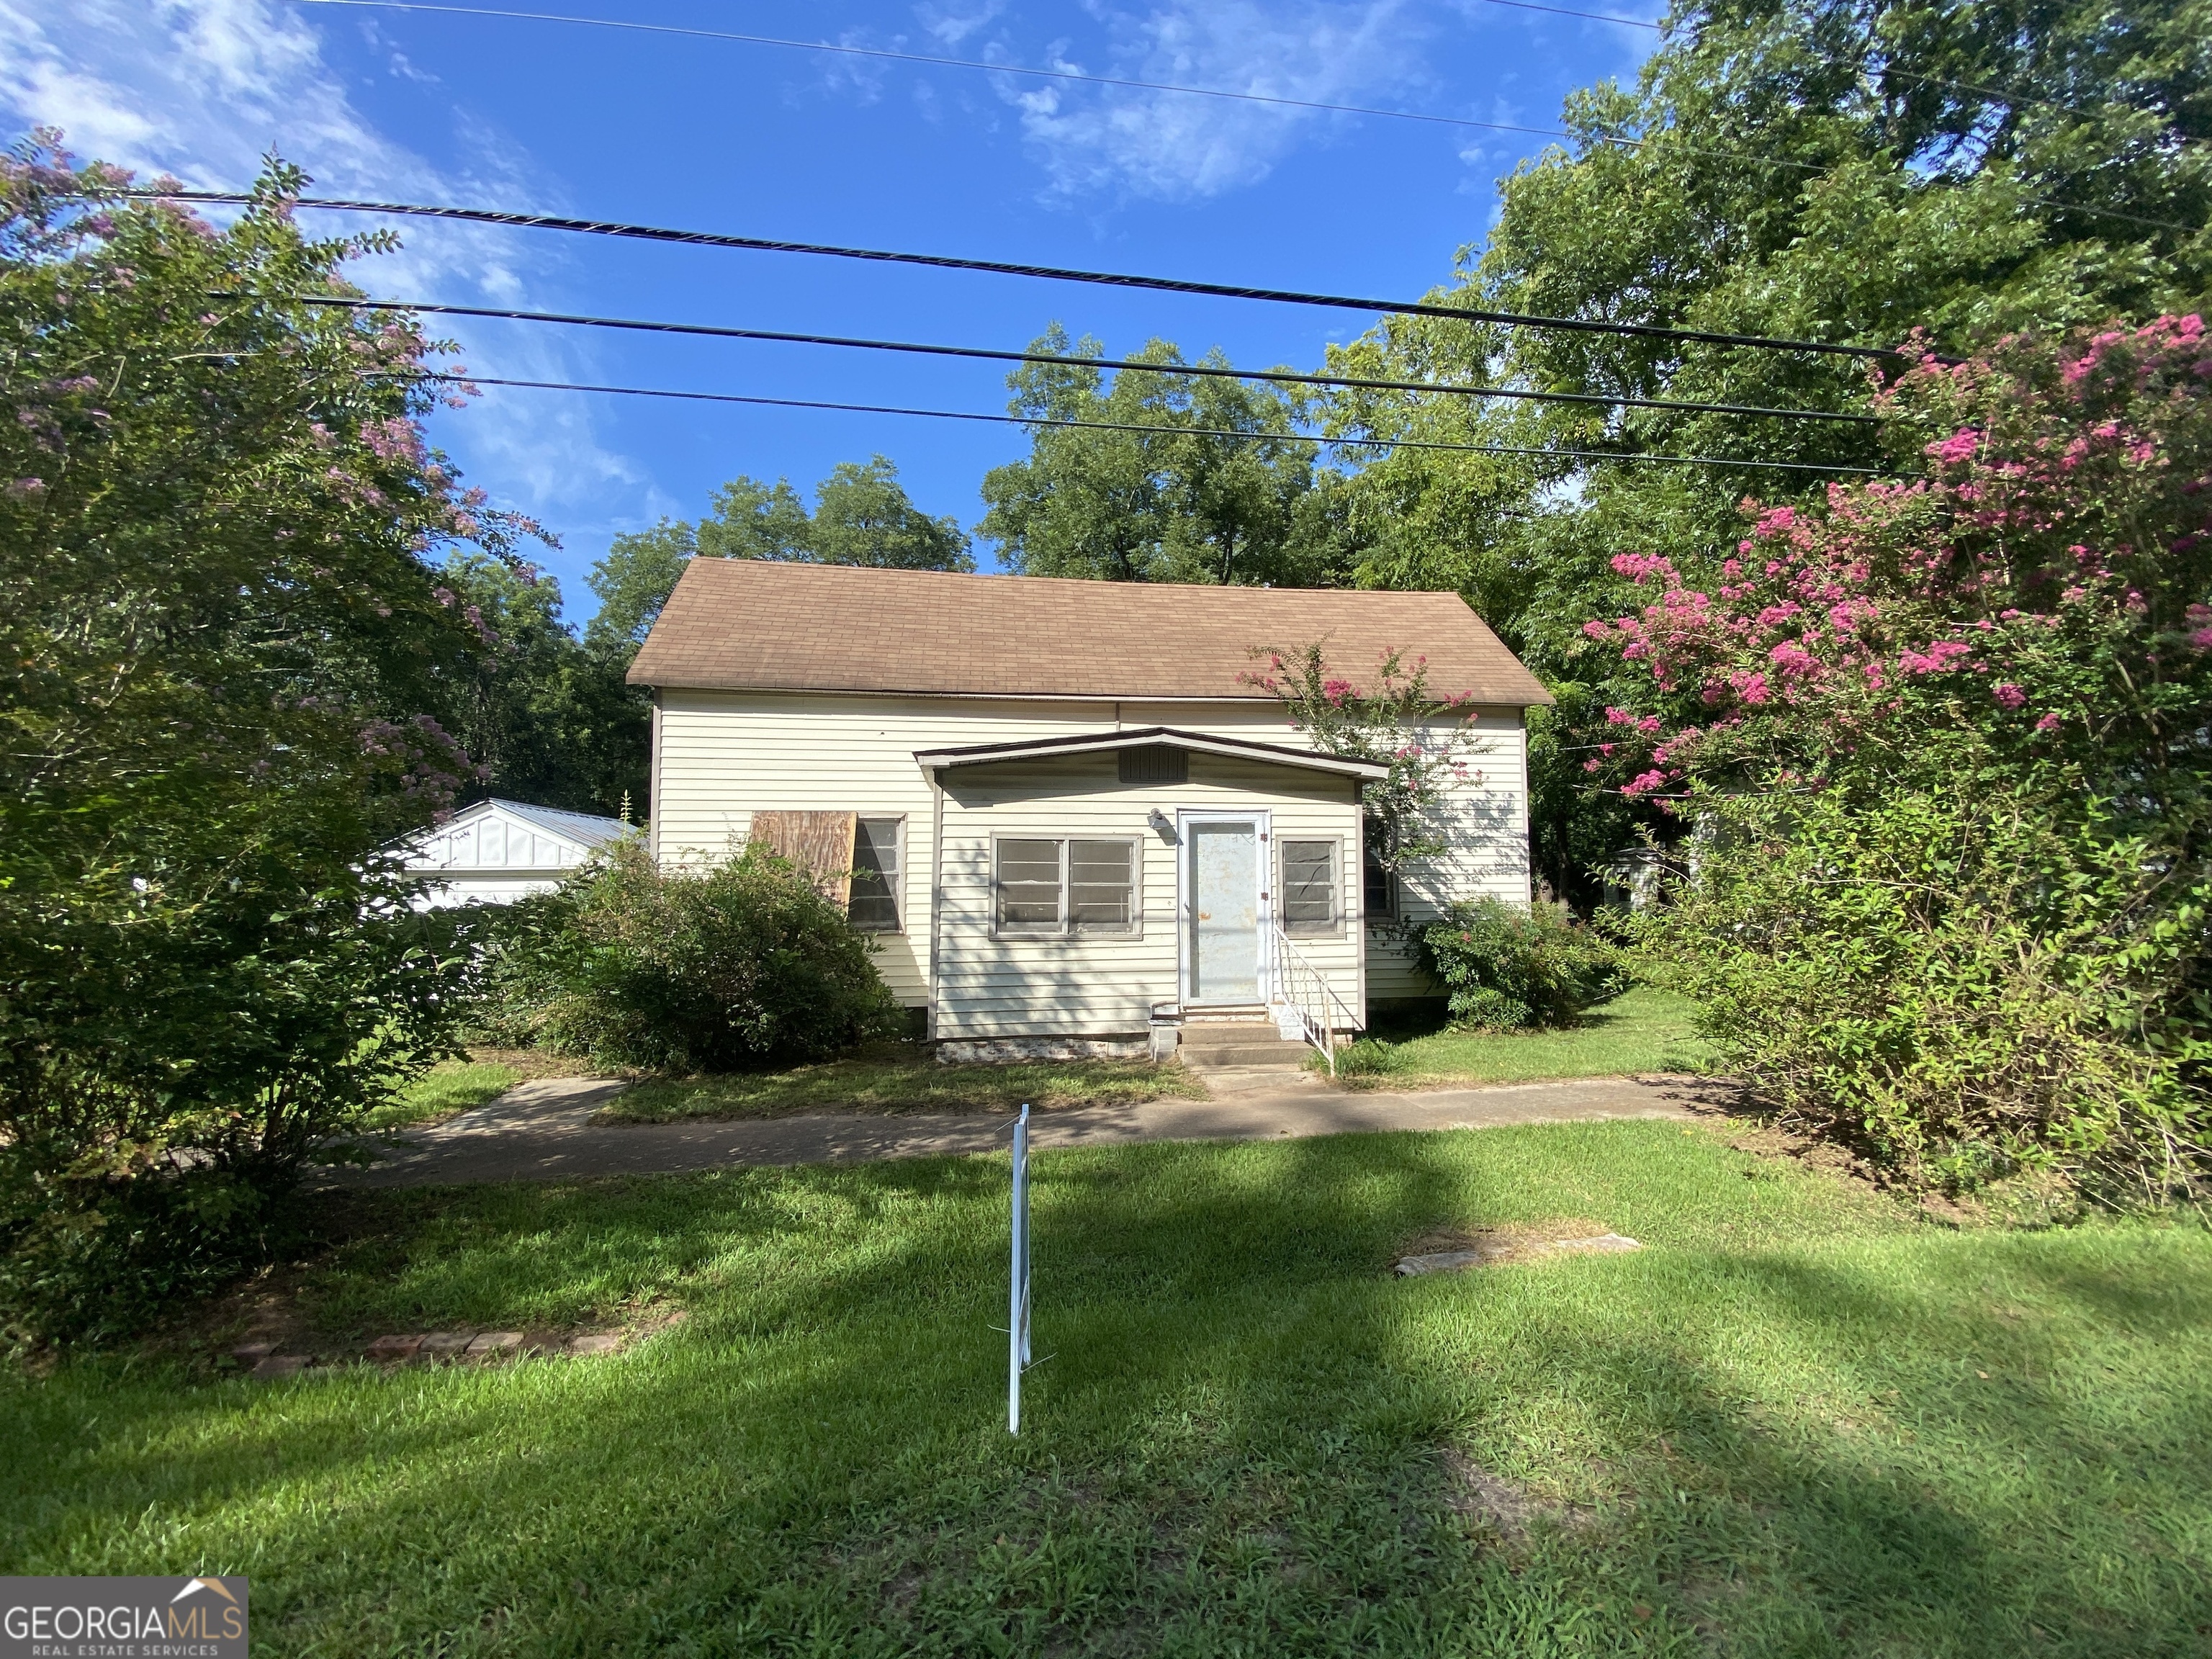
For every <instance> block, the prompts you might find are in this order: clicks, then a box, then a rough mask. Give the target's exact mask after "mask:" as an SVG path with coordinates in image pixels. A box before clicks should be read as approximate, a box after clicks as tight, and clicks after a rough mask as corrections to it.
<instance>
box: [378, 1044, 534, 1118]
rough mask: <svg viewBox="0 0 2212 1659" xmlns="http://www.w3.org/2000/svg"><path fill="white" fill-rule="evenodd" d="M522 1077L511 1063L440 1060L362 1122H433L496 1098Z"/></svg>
mask: <svg viewBox="0 0 2212 1659" xmlns="http://www.w3.org/2000/svg"><path fill="white" fill-rule="evenodd" d="M521 1080H522V1073H521V1072H520V1071H519V1070H518V1069H516V1068H515V1067H514V1066H508V1065H504V1064H501V1063H498V1062H487V1061H483V1060H440V1061H439V1062H438V1063H437V1064H436V1065H435V1066H432V1067H431V1068H430V1069H429V1070H428V1071H427V1072H425V1073H422V1076H420V1077H418V1078H416V1079H415V1080H414V1081H413V1082H412V1083H410V1084H409V1085H407V1087H406V1088H405V1089H404V1090H403V1091H401V1092H400V1094H399V1097H398V1098H397V1099H396V1100H393V1101H392V1102H390V1103H388V1104H386V1105H384V1106H380V1107H379V1108H377V1109H376V1110H374V1112H371V1113H370V1114H369V1115H368V1118H367V1119H365V1120H364V1121H363V1124H362V1127H364V1128H368V1129H404V1128H406V1127H409V1126H410V1124H416V1123H429V1122H434V1121H436V1120H437V1119H439V1118H441V1117H451V1116H452V1115H453V1114H454V1113H456V1112H465V1111H466V1110H468V1109H469V1108H470V1107H471V1106H481V1105H483V1103H484V1102H486V1101H488V1100H495V1099H497V1098H498V1097H500V1096H501V1095H503V1094H505V1093H506V1092H507V1091H508V1090H509V1089H511V1088H513V1086H514V1085H516V1084H518V1083H520V1081H521Z"/></svg>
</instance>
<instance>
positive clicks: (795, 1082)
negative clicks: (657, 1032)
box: [599, 1042, 1206, 1123]
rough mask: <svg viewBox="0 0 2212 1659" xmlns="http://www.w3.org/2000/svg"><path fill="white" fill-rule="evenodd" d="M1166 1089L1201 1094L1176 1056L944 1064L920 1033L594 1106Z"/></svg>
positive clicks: (948, 1104) (1123, 1095) (768, 1110)
mask: <svg viewBox="0 0 2212 1659" xmlns="http://www.w3.org/2000/svg"><path fill="white" fill-rule="evenodd" d="M1170 1095H1182V1096H1188V1097H1194V1098H1198V1099H1203V1098H1204V1097H1205V1095H1206V1090H1205V1088H1204V1087H1203V1086H1202V1085H1200V1083H1199V1082H1198V1081H1197V1079H1194V1078H1193V1077H1192V1076H1191V1075H1190V1074H1189V1073H1187V1072H1185V1071H1184V1070H1183V1069H1182V1067H1181V1066H1153V1065H1149V1064H1146V1063H1144V1062H1141V1061H1134V1060H1076V1061H1068V1062H1054V1063H1042V1062H1041V1063H1038V1064H1035V1065H1022V1066H940V1065H939V1064H937V1063H936V1061H934V1060H931V1059H930V1058H929V1057H928V1053H927V1050H926V1049H924V1048H922V1047H921V1045H920V1044H919V1043H913V1042H881V1043H872V1044H870V1045H869V1046H868V1047H867V1048H865V1049H863V1050H861V1051H860V1053H859V1054H854V1055H852V1056H850V1057H849V1058H847V1059H844V1060H829V1061H825V1062H824V1063H823V1064H822V1065H819V1066H798V1067H795V1068H794V1069H793V1070H791V1071H787V1072H751V1073H732V1074H729V1075H726V1076H716V1077H694V1078H674V1079H655V1080H653V1081H650V1082H645V1083H640V1084H638V1085H635V1086H634V1087H631V1088H629V1089H625V1090H624V1091H623V1092H622V1093H621V1094H619V1095H617V1097H615V1098H614V1099H613V1100H612V1101H611V1102H610V1103H608V1104H607V1106H606V1107H605V1109H603V1110H602V1111H601V1112H600V1113H599V1121H602V1122H606V1123H665V1122H667V1121H671V1119H675V1118H685V1117H783V1116H787V1115H790V1114H791V1113H793V1112H818V1111H823V1110H825V1109H840V1108H842V1109H852V1110H859V1111H863V1112H884V1113H896V1112H959V1111H994V1112H1010V1111H1012V1110H1013V1109H1016V1108H1017V1107H1018V1106H1020V1105H1021V1104H1022V1103H1024V1101H1026V1102H1028V1103H1030V1105H1032V1106H1035V1107H1036V1108H1038V1109H1040V1110H1042V1109H1047V1108H1049V1107H1054V1106H1088V1105H1099V1104H1111V1105H1127V1104H1133V1103H1136V1102H1139V1101H1145V1100H1159V1099H1162V1098H1164V1097H1168V1096H1170Z"/></svg>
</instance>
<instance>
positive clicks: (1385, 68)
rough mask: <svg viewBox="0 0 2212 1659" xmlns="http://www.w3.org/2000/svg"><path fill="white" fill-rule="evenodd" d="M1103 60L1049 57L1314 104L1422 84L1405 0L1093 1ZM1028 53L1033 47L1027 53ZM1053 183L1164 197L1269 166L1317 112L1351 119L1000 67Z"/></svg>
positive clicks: (1210, 190)
mask: <svg viewBox="0 0 2212 1659" xmlns="http://www.w3.org/2000/svg"><path fill="white" fill-rule="evenodd" d="M1094 15H1097V18H1098V20H1099V21H1101V22H1102V23H1103V24H1104V25H1105V26H1106V27H1107V28H1108V30H1109V33H1110V35H1111V36H1112V38H1113V39H1114V40H1115V48H1114V58H1113V61H1112V62H1111V63H1110V64H1106V65H1103V66H1102V65H1099V64H1085V63H1078V62H1074V61H1071V60H1070V59H1068V58H1063V57H1060V56H1058V55H1057V54H1055V56H1054V58H1052V59H1051V60H1049V64H1048V66H1049V67H1051V68H1054V69H1066V70H1080V71H1083V72H1086V73H1091V74H1110V75H1116V76H1127V77H1128V78H1130V79H1132V80H1140V81H1151V82H1164V83H1168V84H1171V85H1177V86H1193V87H1212V88H1220V89H1222V90H1224V91H1227V92H1237V93H1256V94H1262V95H1265V96H1267V97H1272V98H1289V99H1297V100H1305V101H1309V102H1313V103H1334V104H1344V103H1352V104H1358V103H1369V102H1372V101H1374V100H1376V99H1377V98H1381V97H1383V96H1386V95H1391V94H1396V95H1401V96H1402V95H1405V94H1407V93H1408V92H1410V91H1412V90H1413V89H1415V88H1418V87H1419V84H1420V83H1421V82H1422V80H1423V78H1424V76H1423V72H1422V70H1421V69H1420V63H1421V57H1422V54H1421V53H1420V52H1419V50H1418V47H1419V35H1420V33H1421V31H1420V29H1419V27H1418V26H1417V25H1416V23H1415V22H1414V21H1413V18H1412V16H1411V15H1410V8H1409V7H1408V6H1407V4H1406V3H1405V0H1291V3H1280V4H1261V3H1255V0H1166V3H1163V4H1159V5H1157V6H1155V7H1154V8H1153V9H1152V10H1150V11H1148V12H1146V13H1144V14H1143V15H1137V14H1133V13H1124V12H1115V11H1113V10H1110V9H1107V8H1106V7H1104V6H1103V5H1099V6H1096V7H1094ZM1032 61H1035V60H1032ZM1000 95H1001V96H1003V97H1005V98H1006V100H1008V101H1009V102H1012V103H1013V104H1014V105H1015V106H1017V107H1018V108H1019V110H1020V111H1021V118H1022V126H1023V130H1024V132H1025V133H1026V134H1027V136H1028V137H1029V138H1030V141H1031V143H1033V144H1034V145H1035V146H1036V149H1037V150H1038V151H1039V153H1040V154H1041V155H1042V159H1043V161H1044V165H1045V167H1046V171H1047V173H1048V177H1049V178H1050V179H1051V180H1052V185H1053V187H1054V190H1055V191H1058V192H1059V193H1061V194H1065V195H1074V194H1079V193H1087V192H1091V191H1098V190H1102V189H1119V190H1122V191H1128V192H1129V193H1131V194H1134V195H1139V196H1149V197H1160V198H1164V199H1168V200H1180V199H1186V198H1189V197H1206V196H1212V195H1218V194H1219V193H1220V192H1221V191H1226V190H1232V189H1236V188H1237V187H1239V186H1242V185H1250V184H1254V183H1256V182H1257V181H1258V180H1260V179H1263V178H1265V177H1266V176H1267V173H1269V171H1271V170H1272V169H1273V167H1274V165H1275V163H1276V162H1277V161H1279V160H1280V159H1281V158H1282V157H1283V156H1284V155H1285V154H1286V153H1287V152H1288V151H1289V150H1290V149H1291V146H1292V145H1294V144H1296V143H1298V142H1300V141H1301V140H1302V139H1303V138H1304V137H1306V136H1307V135H1308V134H1309V133H1310V132H1311V131H1312V130H1313V129H1314V127H1315V126H1316V124H1318V123H1326V122H1331V121H1336V120H1342V119H1346V118H1345V117H1336V116H1330V115H1328V114H1326V113H1324V112H1320V111H1316V110H1297V109H1290V108H1285V107H1282V106H1268V105H1265V104H1249V103H1242V102H1238V101H1237V100H1232V99H1226V98H1202V97H1194V96H1191V95H1190V94H1183V93H1163V92H1146V91H1142V90H1139V89H1138V88H1094V87H1089V86H1085V85H1083V84H1081V83H1079V82H1057V83H1046V84H1043V85H1040V84H1039V83H1038V82H1035V81H1030V80H1026V79H1018V77H1014V76H1007V77H1005V78H1004V79H1003V80H1002V82H1001V83H1000Z"/></svg>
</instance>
